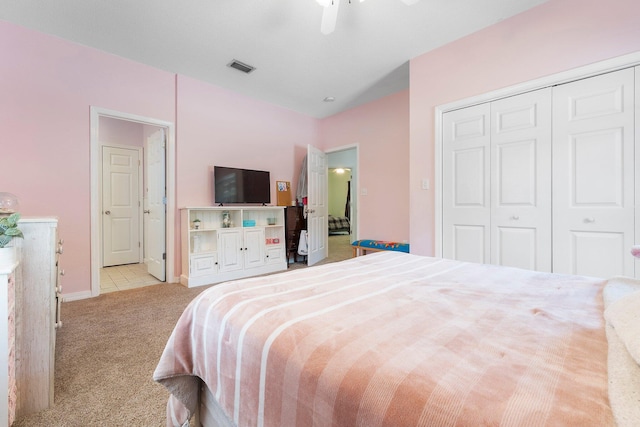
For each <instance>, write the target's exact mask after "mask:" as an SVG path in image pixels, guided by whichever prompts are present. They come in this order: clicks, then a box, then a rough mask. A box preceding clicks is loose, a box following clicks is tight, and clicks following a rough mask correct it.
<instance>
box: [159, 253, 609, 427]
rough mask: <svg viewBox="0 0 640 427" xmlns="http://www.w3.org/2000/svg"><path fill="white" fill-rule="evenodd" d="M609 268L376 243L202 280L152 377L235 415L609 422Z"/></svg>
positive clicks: (172, 419) (191, 399)
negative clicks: (562, 266) (546, 268)
mask: <svg viewBox="0 0 640 427" xmlns="http://www.w3.org/2000/svg"><path fill="white" fill-rule="evenodd" d="M603 286H604V281H600V280H597V279H593V278H585V277H577V276H563V275H554V274H548V273H537V272H531V271H525V270H519V269H512V268H505V267H497V266H490V265H479V264H470V263H463V262H458V261H451V260H443V259H437V258H426V257H420V256H416V255H409V254H403V253H398V252H379V253H375V254H371V255H367V256H364V257H357V258H353V259H351V260H348V261H344V262H340V263H334V264H327V265H324V266H320V267H313V268H308V269H301V270H295V271H291V272H286V273H282V274H276V275H271V276H266V277H259V278H251V279H245V280H241V281H234V282H227V283H224V284H220V285H216V286H213V287H211V288H209V289H207V290H206V291H204V292H203V293H202V294H200V295H199V296H198V297H197V298H196V299H194V300H193V301H192V302H191V304H190V305H189V306H188V307H187V309H186V310H185V312H184V314H183V315H182V317H181V318H180V320H179V321H178V323H177V325H176V327H175V330H174V331H173V333H172V335H171V337H170V339H169V341H168V343H167V346H166V348H165V350H164V353H163V355H162V357H161V360H160V362H159V364H158V366H157V368H156V372H155V374H154V379H155V380H156V381H159V382H160V383H162V384H163V385H165V386H166V387H167V388H168V390H169V391H170V392H171V396H170V399H169V403H168V405H167V409H168V416H167V424H168V425H182V424H183V423H184V422H185V421H186V420H187V419H188V418H189V417H190V414H191V413H193V411H194V410H195V408H196V405H197V388H198V383H199V380H198V379H197V378H200V379H202V381H204V383H205V384H206V386H207V387H208V388H209V389H210V390H211V392H212V394H213V395H214V396H215V397H216V399H217V401H218V403H219V404H220V406H221V407H222V409H223V410H224V411H225V413H226V415H227V416H228V418H229V419H230V420H231V421H232V422H233V423H234V424H235V425H238V426H305V427H306V426H367V427H375V426H393V427H398V426H438V427H439V426H499V425H500V426H523V425H527V426H609V425H613V424H614V422H613V419H612V414H611V409H610V407H609V402H608V398H607V343H606V337H605V332H604V321H603V313H602V310H603V309H602V288H603Z"/></svg>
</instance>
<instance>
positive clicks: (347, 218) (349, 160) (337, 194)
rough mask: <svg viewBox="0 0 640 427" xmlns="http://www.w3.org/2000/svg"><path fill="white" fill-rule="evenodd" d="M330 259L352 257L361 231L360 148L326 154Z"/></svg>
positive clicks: (341, 149) (342, 148)
mask: <svg viewBox="0 0 640 427" xmlns="http://www.w3.org/2000/svg"><path fill="white" fill-rule="evenodd" d="M327 159H328V162H327V163H328V169H329V170H328V183H329V184H328V208H329V224H328V233H329V258H335V257H344V256H345V254H351V242H353V241H354V240H356V239H357V238H356V236H357V227H358V197H357V188H358V186H357V180H358V147H357V145H353V146H348V147H341V148H338V149H336V150H332V151H328V152H327Z"/></svg>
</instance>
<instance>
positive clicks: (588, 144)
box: [553, 69, 634, 277]
mask: <svg viewBox="0 0 640 427" xmlns="http://www.w3.org/2000/svg"><path fill="white" fill-rule="evenodd" d="M553 109H554V112H555V121H554V129H553V179H554V185H553V187H554V193H553V206H554V213H553V271H554V272H556V273H571V274H581V275H588V276H596V277H611V276H615V275H626V276H633V274H634V268H633V267H634V264H633V259H632V257H631V256H629V249H630V247H631V245H632V244H633V238H634V70H633V69H626V70H621V71H617V72H614V73H609V74H605V75H601V76H597V77H592V78H589V79H584V80H580V81H576V82H573V83H568V84H564V85H560V86H557V87H555V88H554V92H553Z"/></svg>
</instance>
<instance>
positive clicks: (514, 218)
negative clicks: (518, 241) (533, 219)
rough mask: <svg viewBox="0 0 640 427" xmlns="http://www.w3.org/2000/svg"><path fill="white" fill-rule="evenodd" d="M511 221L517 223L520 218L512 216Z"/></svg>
mask: <svg viewBox="0 0 640 427" xmlns="http://www.w3.org/2000/svg"><path fill="white" fill-rule="evenodd" d="M511 219H512V220H514V221H517V220H519V219H520V217H519V216H518V215H513V216H512V217H511Z"/></svg>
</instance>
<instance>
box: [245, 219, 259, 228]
mask: <svg viewBox="0 0 640 427" xmlns="http://www.w3.org/2000/svg"><path fill="white" fill-rule="evenodd" d="M242 226H243V227H255V226H256V220H255V219H243V220H242Z"/></svg>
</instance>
